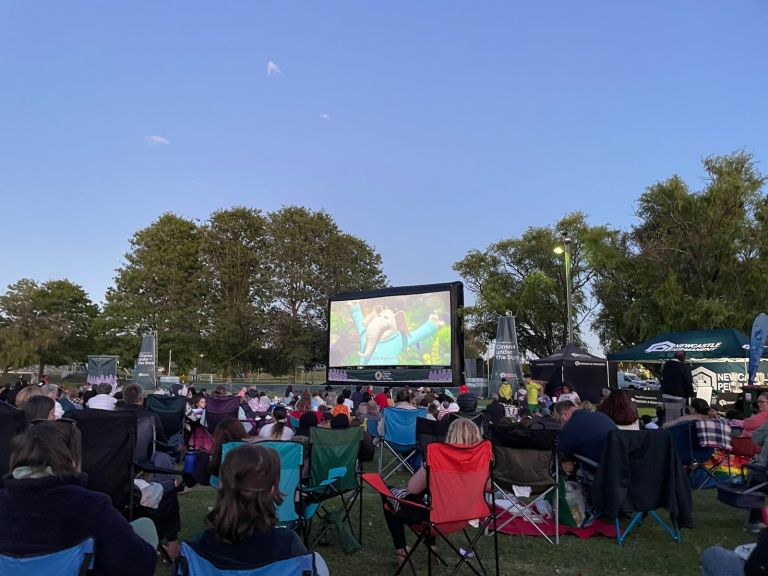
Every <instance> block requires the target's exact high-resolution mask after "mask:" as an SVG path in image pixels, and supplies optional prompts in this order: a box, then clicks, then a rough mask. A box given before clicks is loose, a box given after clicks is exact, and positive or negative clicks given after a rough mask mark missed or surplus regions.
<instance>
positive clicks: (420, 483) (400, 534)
mask: <svg viewBox="0 0 768 576" xmlns="http://www.w3.org/2000/svg"><path fill="white" fill-rule="evenodd" d="M445 441H446V443H447V444H456V445H458V446H474V445H475V444H477V443H479V442H482V441H483V437H482V435H481V434H480V428H478V427H477V425H476V424H475V423H474V422H472V420H470V419H469V418H458V419H456V420H454V421H453V422H451V425H450V426H449V427H448V434H447V435H446V437H445ZM489 482H490V478H489ZM486 488H487V489H490V485H489V486H487V487H486ZM392 493H393V494H394V495H395V496H397V497H398V498H404V499H406V500H411V501H413V502H417V503H419V504H424V503H425V497H426V493H427V470H426V468H424V467H423V466H422V467H421V468H419V469H418V470H417V471H416V474H414V475H413V476H412V477H411V479H410V480H409V481H408V486H407V487H406V488H393V489H392ZM382 503H383V505H384V520H385V521H386V523H387V528H388V529H389V533H390V535H391V536H392V543H393V544H394V546H395V555H396V557H397V560H398V561H399V562H404V561H405V557H406V555H407V553H408V552H407V549H406V546H405V527H406V526H408V525H411V524H418V523H419V522H422V521H424V520H426V519H427V516H428V512H427V511H426V510H425V509H423V508H417V507H415V506H408V505H407V504H403V503H401V502H398V501H397V500H392V499H388V498H386V497H384V496H382ZM426 539H427V544H429V545H430V546H431V547H432V548H433V549H434V547H435V538H434V536H427V538H426Z"/></svg>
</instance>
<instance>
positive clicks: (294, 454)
mask: <svg viewBox="0 0 768 576" xmlns="http://www.w3.org/2000/svg"><path fill="white" fill-rule="evenodd" d="M259 446H264V447H265V448H272V450H274V451H275V452H277V455H278V456H279V457H280V488H279V489H280V493H281V494H283V496H284V499H283V503H282V504H280V506H278V508H277V520H278V522H280V523H281V524H283V525H286V526H292V525H294V524H295V523H297V522H298V521H299V514H298V513H297V512H296V491H297V490H298V488H299V483H300V482H301V467H302V465H303V464H304V445H303V444H302V443H301V442H293V441H291V440H287V441H282V440H268V441H264V442H260V443H259ZM222 458H223V457H222Z"/></svg>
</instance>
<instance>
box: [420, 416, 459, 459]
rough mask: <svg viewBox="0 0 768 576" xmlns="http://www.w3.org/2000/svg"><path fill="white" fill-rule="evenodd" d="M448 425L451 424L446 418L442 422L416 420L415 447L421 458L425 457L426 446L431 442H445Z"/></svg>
mask: <svg viewBox="0 0 768 576" xmlns="http://www.w3.org/2000/svg"><path fill="white" fill-rule="evenodd" d="M450 425H451V423H450V422H449V421H448V419H447V418H443V419H442V420H429V419H427V418H417V419H416V446H417V447H418V450H419V453H420V454H421V455H422V458H426V457H427V446H429V445H430V444H432V443H433V442H438V443H443V442H445V437H446V436H447V435H448V426H450Z"/></svg>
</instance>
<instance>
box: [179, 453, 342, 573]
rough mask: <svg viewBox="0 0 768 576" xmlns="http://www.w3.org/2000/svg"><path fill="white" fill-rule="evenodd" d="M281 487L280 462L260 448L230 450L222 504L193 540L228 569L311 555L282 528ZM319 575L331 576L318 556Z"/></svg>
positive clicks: (223, 468)
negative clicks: (280, 514)
mask: <svg viewBox="0 0 768 576" xmlns="http://www.w3.org/2000/svg"><path fill="white" fill-rule="evenodd" d="M279 485H280V458H279V457H278V455H277V453H276V452H275V451H274V450H271V449H269V448H266V447H264V446H259V444H258V443H257V444H243V445H242V446H238V447H236V448H233V449H232V450H230V452H229V453H228V454H227V457H226V459H225V460H224V463H223V464H222V465H221V474H220V487H219V490H218V492H217V494H216V504H215V505H214V507H213V510H211V512H210V513H209V514H208V516H207V521H208V525H209V526H210V528H209V529H208V530H206V531H204V532H202V533H201V534H198V535H197V536H196V537H194V538H192V539H191V540H190V544H191V545H192V547H193V548H194V549H195V551H196V552H198V553H199V554H200V555H201V556H203V557H204V558H206V559H207V560H208V561H209V562H212V563H213V564H214V565H217V566H220V567H226V568H228V569H238V568H248V567H255V566H261V565H264V564H269V563H272V562H276V561H278V560H285V559H287V558H291V557H293V556H300V555H302V554H307V549H306V547H305V546H304V544H303V543H302V541H301V539H300V538H299V536H298V535H297V534H296V532H294V531H293V530H291V529H289V528H282V527H278V526H277V513H276V509H277V506H279V505H280V504H281V503H282V502H283V498H284V496H283V495H282V494H281V493H280V491H279V490H278V486H279ZM315 561H316V564H317V574H318V575H326V574H328V568H327V566H325V562H323V560H322V558H321V557H320V556H319V555H317V554H316V555H315Z"/></svg>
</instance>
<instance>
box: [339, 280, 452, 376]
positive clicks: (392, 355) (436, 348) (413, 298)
mask: <svg viewBox="0 0 768 576" xmlns="http://www.w3.org/2000/svg"><path fill="white" fill-rule="evenodd" d="M328 364H329V366H330V367H336V368H340V367H352V366H450V365H451V293H450V291H445V292H429V293H424V294H407V295H394V296H383V297H377V298H366V299H364V300H339V301H332V302H331V325H330V347H329V363H328Z"/></svg>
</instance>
